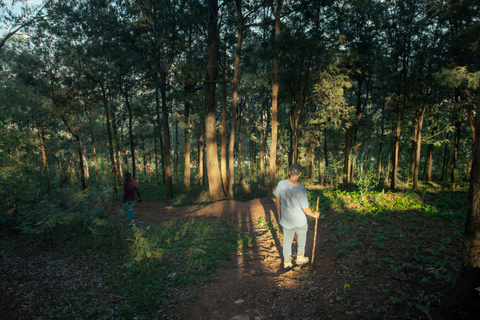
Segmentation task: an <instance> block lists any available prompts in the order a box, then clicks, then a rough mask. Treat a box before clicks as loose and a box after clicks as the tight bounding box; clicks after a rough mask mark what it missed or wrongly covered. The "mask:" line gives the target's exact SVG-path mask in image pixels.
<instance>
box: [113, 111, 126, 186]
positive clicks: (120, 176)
mask: <svg viewBox="0 0 480 320" xmlns="http://www.w3.org/2000/svg"><path fill="white" fill-rule="evenodd" d="M111 111H112V129H113V138H114V143H115V156H116V159H117V172H118V176H117V178H118V185H119V186H121V185H122V182H123V170H122V161H121V158H120V150H119V148H118V130H117V119H116V117H115V112H116V110H115V105H114V104H112V110H111Z"/></svg>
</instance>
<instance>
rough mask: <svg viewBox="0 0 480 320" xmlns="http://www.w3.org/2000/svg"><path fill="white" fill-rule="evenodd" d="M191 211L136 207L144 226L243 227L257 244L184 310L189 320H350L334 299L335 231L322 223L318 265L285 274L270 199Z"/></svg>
mask: <svg viewBox="0 0 480 320" xmlns="http://www.w3.org/2000/svg"><path fill="white" fill-rule="evenodd" d="M190 210H192V209H188V208H178V209H177V208H174V207H169V206H165V205H164V204H161V203H153V202H142V203H140V204H138V205H137V206H136V207H135V214H136V218H137V221H138V224H140V226H141V225H142V224H145V225H147V224H159V223H161V221H162V220H166V219H189V218H195V219H215V220H221V221H226V222H228V223H230V224H231V225H232V226H233V227H236V228H239V230H240V231H241V233H242V235H246V236H248V237H250V238H253V239H255V240H254V241H253V242H252V245H251V246H249V247H248V248H245V249H244V250H242V251H241V252H240V251H239V252H237V253H236V254H234V255H233V256H232V261H228V262H225V263H222V264H221V266H220V267H219V269H218V272H217V275H216V276H215V277H214V281H213V282H210V283H208V284H206V285H204V286H203V287H202V288H201V289H200V291H199V292H198V297H197V299H195V301H194V302H188V303H186V304H185V305H184V306H183V308H184V312H185V316H186V319H198V320H201V319H219V320H220V319H222V320H226V319H239V320H260V319H325V318H328V319H337V318H338V319H342V318H344V317H343V316H340V315H341V314H344V312H343V311H341V312H340V313H339V312H338V310H336V308H335V307H334V305H335V304H334V299H333V298H332V296H334V293H335V289H336V288H338V285H339V284H338V283H335V282H336V281H337V280H336V279H335V277H332V274H333V273H334V271H335V270H336V268H337V266H336V263H335V261H334V259H335V254H336V251H335V250H333V248H329V247H328V246H326V245H324V243H325V241H324V240H325V239H327V237H329V232H328V231H327V230H326V229H325V228H322V226H321V225H320V224H319V226H318V229H319V230H318V233H317V245H316V252H315V261H314V264H313V265H312V264H310V263H309V264H308V265H306V266H302V267H296V266H294V268H292V269H289V270H285V269H283V268H282V262H283V261H282V260H281V243H282V238H281V233H280V232H279V229H278V224H277V219H276V215H275V213H276V210H275V205H274V203H273V201H271V200H269V199H266V198H264V199H254V200H251V201H249V202H239V201H234V200H225V201H219V202H216V203H212V204H209V205H208V206H206V207H203V208H201V209H199V210H196V211H193V212H189V211H190ZM269 221H271V224H270V225H271V226H273V228H274V229H275V231H273V232H270V230H269V229H268V227H266V226H267V223H268V222H269ZM314 227H315V220H314V219H311V218H309V232H308V238H307V249H306V254H307V256H309V257H310V259H311V254H312V247H313V237H314ZM295 252H296V248H295V246H294V249H293V253H295ZM341 285H343V284H341ZM182 304H183V303H182ZM328 306H330V307H328ZM336 315H337V316H336ZM351 316H352V317H350V318H352V319H354V318H356V317H355V315H351ZM357 316H360V317H361V315H357Z"/></svg>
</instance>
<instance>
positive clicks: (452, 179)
mask: <svg viewBox="0 0 480 320" xmlns="http://www.w3.org/2000/svg"><path fill="white" fill-rule="evenodd" d="M456 117H458V115H456ZM461 125H462V123H461V122H460V120H458V119H456V120H455V143H454V145H453V148H454V149H453V158H452V164H451V170H452V171H451V172H450V183H452V184H453V183H455V180H456V179H455V168H456V167H457V158H458V148H459V147H460V127H461Z"/></svg>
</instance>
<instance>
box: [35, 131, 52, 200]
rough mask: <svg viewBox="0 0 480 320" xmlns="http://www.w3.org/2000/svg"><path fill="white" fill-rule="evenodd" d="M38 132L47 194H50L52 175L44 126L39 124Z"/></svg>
mask: <svg viewBox="0 0 480 320" xmlns="http://www.w3.org/2000/svg"><path fill="white" fill-rule="evenodd" d="M36 125H37V130H38V138H39V139H40V151H41V153H42V164H43V171H44V174H45V181H46V183H47V192H48V194H50V193H51V187H50V174H49V172H48V162H47V152H46V147H45V146H46V143H45V136H44V135H43V132H42V125H41V124H40V123H39V122H37V123H36Z"/></svg>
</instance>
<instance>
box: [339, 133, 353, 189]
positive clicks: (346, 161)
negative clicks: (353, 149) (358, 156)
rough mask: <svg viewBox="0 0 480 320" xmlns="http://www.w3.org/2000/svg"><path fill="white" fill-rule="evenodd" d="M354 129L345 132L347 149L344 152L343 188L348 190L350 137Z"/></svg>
mask: <svg viewBox="0 0 480 320" xmlns="http://www.w3.org/2000/svg"><path fill="white" fill-rule="evenodd" d="M352 129H353V127H350V128H348V129H346V130H345V149H344V150H343V179H342V188H343V189H347V188H348V178H349V177H350V172H349V169H350V137H351V135H352Z"/></svg>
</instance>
